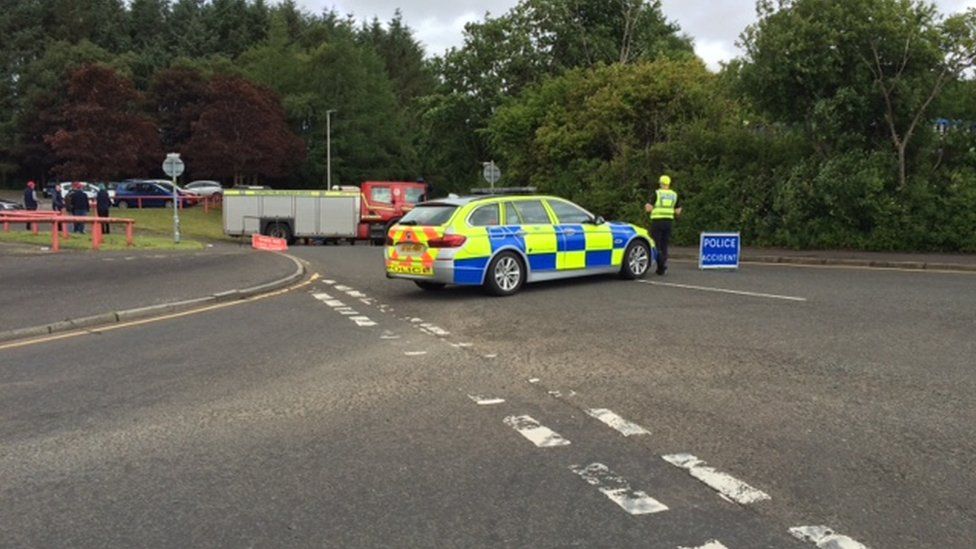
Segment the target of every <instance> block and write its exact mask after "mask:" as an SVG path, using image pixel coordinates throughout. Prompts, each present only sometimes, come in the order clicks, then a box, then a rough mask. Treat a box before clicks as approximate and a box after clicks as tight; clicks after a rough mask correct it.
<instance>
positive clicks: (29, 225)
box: [24, 206, 37, 231]
mask: <svg viewBox="0 0 976 549" xmlns="http://www.w3.org/2000/svg"><path fill="white" fill-rule="evenodd" d="M24 209H25V210H27V211H29V212H34V211H37V206H34V207H33V208H31V207H27V208H24ZM33 228H34V224H33V223H28V224H27V230H28V231H29V230H31V229H33Z"/></svg>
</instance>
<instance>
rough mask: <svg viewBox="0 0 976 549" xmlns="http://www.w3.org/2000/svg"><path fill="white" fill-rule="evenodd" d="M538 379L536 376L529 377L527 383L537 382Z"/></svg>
mask: <svg viewBox="0 0 976 549" xmlns="http://www.w3.org/2000/svg"><path fill="white" fill-rule="evenodd" d="M539 381H540V379H539V378H537V377H530V378H529V383H539Z"/></svg>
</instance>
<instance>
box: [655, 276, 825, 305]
mask: <svg viewBox="0 0 976 549" xmlns="http://www.w3.org/2000/svg"><path fill="white" fill-rule="evenodd" d="M637 282H641V283H643V284H652V285H654V286H668V287H671V288H684V289H686V290H699V291H702V292H718V293H722V294H734V295H744V296H749V297H766V298H769V299H783V300H786V301H800V302H803V301H806V300H807V298H805V297H795V296H790V295H777V294H764V293H760V292H745V291H741V290H727V289H725V288H710V287H708V286H692V285H691V284H675V283H673V282H657V281H654V280H638V281H637Z"/></svg>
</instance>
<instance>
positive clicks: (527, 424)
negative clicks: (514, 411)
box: [504, 416, 569, 448]
mask: <svg viewBox="0 0 976 549" xmlns="http://www.w3.org/2000/svg"><path fill="white" fill-rule="evenodd" d="M504 421H505V425H508V426H509V427H511V428H512V429H515V430H516V431H518V432H519V434H521V435H522V436H523V437H525V438H527V439H529V441H531V442H532V444H535V445H536V446H538V447H539V448H552V447H554V446H568V445H569V441H568V440H566V439H564V438H563V437H562V435H560V434H559V433H557V432H555V431H553V430H552V429H550V428H548V427H546V426H545V425H540V424H539V422H538V421H536V420H535V419H533V418H532V417H531V416H508V417H506V418H505V420H504Z"/></svg>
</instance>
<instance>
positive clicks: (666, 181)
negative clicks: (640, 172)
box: [660, 175, 671, 187]
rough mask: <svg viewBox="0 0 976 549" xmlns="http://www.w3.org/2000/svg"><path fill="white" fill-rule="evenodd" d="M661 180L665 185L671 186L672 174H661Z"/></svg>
mask: <svg viewBox="0 0 976 549" xmlns="http://www.w3.org/2000/svg"><path fill="white" fill-rule="evenodd" d="M660 182H661V184H662V185H664V186H665V187H670V186H671V176H670V175H662V176H661V179H660Z"/></svg>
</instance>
